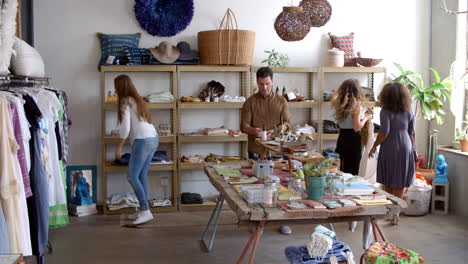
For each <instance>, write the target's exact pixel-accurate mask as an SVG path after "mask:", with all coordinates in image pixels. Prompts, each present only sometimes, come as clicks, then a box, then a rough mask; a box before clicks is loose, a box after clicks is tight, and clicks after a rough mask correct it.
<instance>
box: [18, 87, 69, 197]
mask: <svg viewBox="0 0 468 264" xmlns="http://www.w3.org/2000/svg"><path fill="white" fill-rule="evenodd" d="M23 91H25V92H27V93H28V94H30V95H31V96H32V97H33V99H34V101H35V102H36V104H37V106H38V107H39V110H40V111H41V113H42V117H43V121H44V122H45V125H46V127H45V128H43V129H42V130H43V132H44V133H45V134H46V140H45V143H46V149H47V152H48V155H47V154H46V153H43V159H44V158H45V159H47V163H46V171H47V173H48V177H49V206H55V205H58V204H66V196H65V187H64V185H63V180H62V177H61V174H60V163H59V159H58V145H57V137H56V135H55V123H56V122H57V121H58V113H59V111H60V109H61V107H62V105H61V104H60V101H59V100H58V98H57V96H56V95H55V93H53V92H50V91H47V90H44V89H23Z"/></svg>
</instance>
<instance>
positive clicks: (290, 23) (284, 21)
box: [275, 6, 310, 41]
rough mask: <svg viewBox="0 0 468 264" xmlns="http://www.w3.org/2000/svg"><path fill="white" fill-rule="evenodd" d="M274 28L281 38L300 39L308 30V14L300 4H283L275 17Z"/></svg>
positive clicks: (287, 39) (288, 39)
mask: <svg viewBox="0 0 468 264" xmlns="http://www.w3.org/2000/svg"><path fill="white" fill-rule="evenodd" d="M275 30H276V33H277V34H278V36H279V37H280V38H281V39H282V40H285V41H299V40H302V39H304V38H305V36H307V34H308V33H309V31H310V19H309V16H307V14H306V13H305V12H304V11H303V9H302V7H300V6H285V7H283V12H281V13H280V14H279V15H278V17H276V20H275Z"/></svg>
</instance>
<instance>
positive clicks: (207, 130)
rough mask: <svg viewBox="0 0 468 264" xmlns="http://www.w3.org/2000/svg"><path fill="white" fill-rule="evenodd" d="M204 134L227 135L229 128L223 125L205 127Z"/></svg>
mask: <svg viewBox="0 0 468 264" xmlns="http://www.w3.org/2000/svg"><path fill="white" fill-rule="evenodd" d="M205 134H206V135H207V136H215V135H228V134H229V130H228V129H226V128H225V127H216V128H205Z"/></svg>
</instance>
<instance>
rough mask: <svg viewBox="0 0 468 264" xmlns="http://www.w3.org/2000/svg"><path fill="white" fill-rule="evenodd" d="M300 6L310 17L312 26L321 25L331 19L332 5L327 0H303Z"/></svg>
mask: <svg viewBox="0 0 468 264" xmlns="http://www.w3.org/2000/svg"><path fill="white" fill-rule="evenodd" d="M299 6H301V7H302V8H303V9H304V12H305V13H306V14H307V16H309V17H310V22H311V24H312V27H321V26H323V25H325V24H326V23H327V22H328V20H330V17H331V14H332V7H331V5H330V3H328V1H327V0H302V1H301V3H300V4H299Z"/></svg>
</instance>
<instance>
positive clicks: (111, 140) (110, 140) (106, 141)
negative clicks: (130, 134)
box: [102, 136, 176, 144]
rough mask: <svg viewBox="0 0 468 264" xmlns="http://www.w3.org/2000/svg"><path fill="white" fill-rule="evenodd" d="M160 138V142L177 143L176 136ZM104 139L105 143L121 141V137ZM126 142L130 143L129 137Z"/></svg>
mask: <svg viewBox="0 0 468 264" xmlns="http://www.w3.org/2000/svg"><path fill="white" fill-rule="evenodd" d="M158 138H159V143H175V142H176V136H159V137H158ZM102 140H103V142H104V143H105V144H117V143H118V141H119V138H116V137H108V136H106V137H104V138H103V139H102ZM125 143H129V139H127V140H126V141H125Z"/></svg>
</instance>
